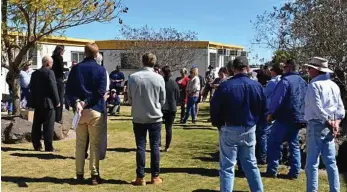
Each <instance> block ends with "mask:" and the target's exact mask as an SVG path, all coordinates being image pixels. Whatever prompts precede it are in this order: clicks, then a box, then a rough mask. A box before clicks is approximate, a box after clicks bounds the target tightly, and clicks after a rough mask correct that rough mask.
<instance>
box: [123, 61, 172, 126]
mask: <svg viewBox="0 0 347 192" xmlns="http://www.w3.org/2000/svg"><path fill="white" fill-rule="evenodd" d="M128 97H129V103H130V104H131V105H132V107H131V116H132V117H133V122H134V123H141V124H148V123H156V122H161V121H162V116H163V113H162V111H161V108H162V106H163V105H164V103H165V97H166V92H165V82H164V78H163V77H162V76H161V75H159V74H157V73H155V72H154V70H153V68H149V67H144V68H143V69H142V70H140V71H138V72H136V73H134V74H132V75H130V77H129V80H128Z"/></svg>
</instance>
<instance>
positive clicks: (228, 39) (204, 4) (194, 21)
mask: <svg viewBox="0 0 347 192" xmlns="http://www.w3.org/2000/svg"><path fill="white" fill-rule="evenodd" d="M281 2H283V0H200V1H199V0H123V1H122V3H123V5H125V6H127V7H129V12H128V13H127V14H123V15H121V17H122V19H123V23H124V24H126V25H130V26H132V27H140V26H143V25H146V24H147V25H148V26H150V27H153V28H162V27H173V28H176V29H178V30H192V31H195V32H197V33H198V39H199V40H209V41H214V42H220V43H227V44H235V45H241V46H244V47H245V48H246V50H252V54H251V55H250V58H251V57H252V56H254V55H255V54H258V55H259V57H260V58H265V59H267V60H269V59H271V55H272V51H271V50H268V49H265V48H258V47H257V46H256V45H253V46H252V44H251V42H252V40H253V38H254V34H255V31H254V29H253V25H252V23H251V22H250V21H251V20H252V21H255V18H256V16H257V14H261V13H263V12H264V11H265V10H270V9H272V7H273V6H274V5H278V4H279V3H281ZM120 27H121V26H120V25H119V24H118V19H116V20H114V21H112V22H110V23H108V24H100V23H92V24H89V25H84V26H78V27H75V28H72V29H69V30H67V31H66V33H65V34H66V36H68V37H75V38H86V39H95V40H105V39H114V38H115V37H116V36H117V34H118V31H119V29H120Z"/></svg>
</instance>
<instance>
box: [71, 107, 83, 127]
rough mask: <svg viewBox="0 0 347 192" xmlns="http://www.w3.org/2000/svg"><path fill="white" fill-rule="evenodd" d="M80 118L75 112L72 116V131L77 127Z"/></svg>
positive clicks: (79, 114) (78, 113)
mask: <svg viewBox="0 0 347 192" xmlns="http://www.w3.org/2000/svg"><path fill="white" fill-rule="evenodd" d="M80 118H81V113H80V112H78V111H76V112H75V115H74V116H73V119H72V127H73V128H74V129H76V128H77V125H78V122H79V121H80Z"/></svg>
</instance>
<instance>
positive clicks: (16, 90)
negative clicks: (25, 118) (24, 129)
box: [12, 73, 21, 116]
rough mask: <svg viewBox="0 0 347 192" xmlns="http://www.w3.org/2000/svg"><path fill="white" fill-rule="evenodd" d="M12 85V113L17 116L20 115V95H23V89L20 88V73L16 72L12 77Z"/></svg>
mask: <svg viewBox="0 0 347 192" xmlns="http://www.w3.org/2000/svg"><path fill="white" fill-rule="evenodd" d="M12 87H13V90H12V91H13V96H12V97H13V109H12V110H13V111H12V114H13V115H15V116H19V115H20V108H21V106H20V95H21V90H20V80H19V74H18V73H15V74H14V75H13V79H12Z"/></svg>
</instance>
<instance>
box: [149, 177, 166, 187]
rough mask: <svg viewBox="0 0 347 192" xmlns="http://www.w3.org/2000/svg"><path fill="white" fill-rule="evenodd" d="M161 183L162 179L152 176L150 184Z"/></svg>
mask: <svg viewBox="0 0 347 192" xmlns="http://www.w3.org/2000/svg"><path fill="white" fill-rule="evenodd" d="M161 183H163V179H162V178H160V177H152V180H151V184H154V185H159V184H161Z"/></svg>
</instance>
